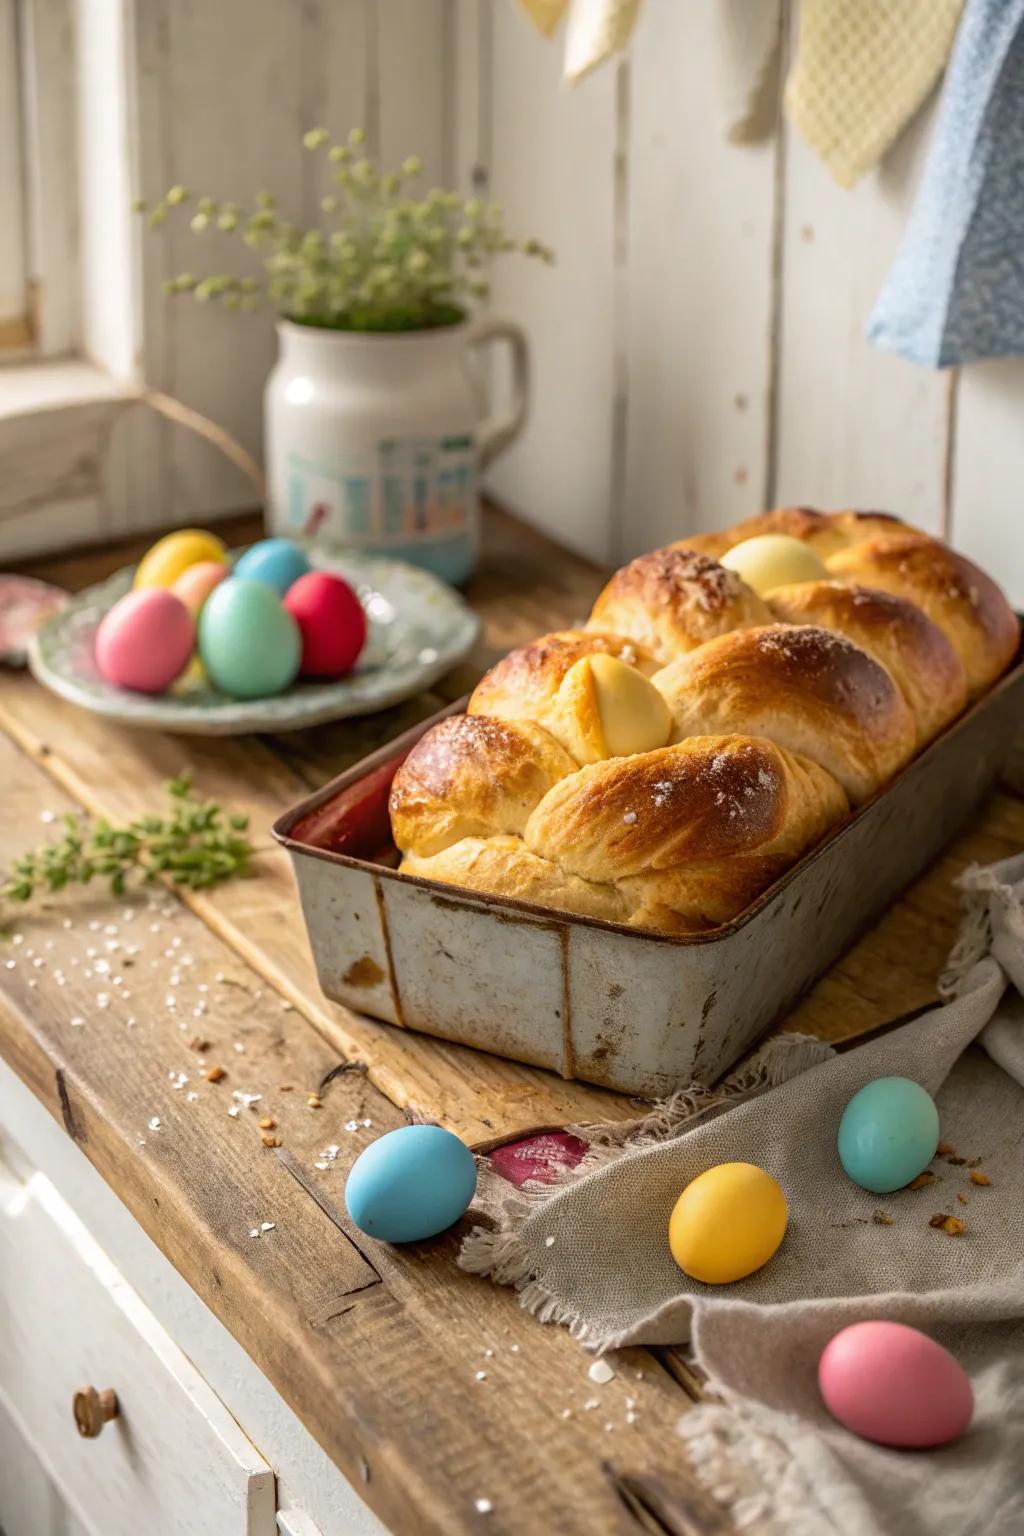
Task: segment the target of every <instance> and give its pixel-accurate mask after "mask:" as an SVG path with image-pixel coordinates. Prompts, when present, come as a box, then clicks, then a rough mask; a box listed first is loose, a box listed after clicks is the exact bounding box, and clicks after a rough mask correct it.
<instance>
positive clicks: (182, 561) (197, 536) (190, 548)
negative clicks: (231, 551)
mask: <svg viewBox="0 0 1024 1536" xmlns="http://www.w3.org/2000/svg"><path fill="white" fill-rule="evenodd" d="M226 559H227V549H226V547H225V545H224V544H223V543H222V542H221V540H220V539H218V538H217V536H216V535H215V534H212V533H204V532H203V531H202V529H200V528H182V529H181V531H180V532H179V533H169V534H167V536H166V537H165V538H162V539H158V540H157V542H156V543H155V544H154V545H153V547H152V549H148V550H147V551H146V553H145V554H144V555H143V557H142V559H141V560H140V561H139V564H138V568H137V569H136V572H135V581H134V583H133V585H134V586H136V587H173V585H174V583H175V582H176V581H177V579H178V577H179V576H180V575H181V573H182V571H186V570H188V568H189V566H190V565H196V564H198V562H199V561H200V560H216V561H217V562H218V563H220V562H222V561H224V560H226Z"/></svg>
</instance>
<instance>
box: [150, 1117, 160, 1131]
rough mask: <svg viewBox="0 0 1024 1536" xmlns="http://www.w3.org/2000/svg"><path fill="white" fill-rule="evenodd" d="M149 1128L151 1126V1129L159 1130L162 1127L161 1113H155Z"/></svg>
mask: <svg viewBox="0 0 1024 1536" xmlns="http://www.w3.org/2000/svg"><path fill="white" fill-rule="evenodd" d="M149 1128H150V1130H151V1131H158V1130H159V1129H160V1116H159V1115H154V1116H153V1118H152V1120H150V1121H149Z"/></svg>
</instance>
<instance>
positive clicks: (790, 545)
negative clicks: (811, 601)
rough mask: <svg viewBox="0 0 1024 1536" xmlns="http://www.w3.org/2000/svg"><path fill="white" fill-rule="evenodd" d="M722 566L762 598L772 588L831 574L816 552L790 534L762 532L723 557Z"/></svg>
mask: <svg viewBox="0 0 1024 1536" xmlns="http://www.w3.org/2000/svg"><path fill="white" fill-rule="evenodd" d="M721 564H722V565H724V566H726V567H727V568H728V569H729V570H730V571H735V572H736V574H737V576H740V577H742V579H743V580H744V581H745V582H746V584H747V586H748V587H753V589H754V591H755V592H757V593H758V595H759V596H761V597H763V596H764V594H765V593H766V592H770V591H771V590H772V588H773V587H786V586H789V585H790V583H792V582H795V581H823V580H824V579H825V577H826V576H827V575H828V572H827V571H826V569H825V566H824V563H823V562H822V560H821V559H820V558H819V557H818V556H817V555H816V554H815V553H814V550H813V549H811V548H810V546H809V545H807V544H805V543H804V541H803V539H794V538H791V537H790V535H789V534H788V533H761V534H758V536H757V538H756V539H744V541H743V543H742V544H735V545H734V546H733V547H732V549H730V550H728V551H727V552H726V553H725V554H724V555H723V556H722V559H721Z"/></svg>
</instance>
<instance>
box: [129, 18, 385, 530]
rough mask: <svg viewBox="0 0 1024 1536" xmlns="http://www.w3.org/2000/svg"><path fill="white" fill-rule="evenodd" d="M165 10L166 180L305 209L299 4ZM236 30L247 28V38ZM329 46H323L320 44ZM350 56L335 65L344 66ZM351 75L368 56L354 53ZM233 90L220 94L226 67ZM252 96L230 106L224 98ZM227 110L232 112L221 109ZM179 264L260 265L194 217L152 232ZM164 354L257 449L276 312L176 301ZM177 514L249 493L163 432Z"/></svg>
mask: <svg viewBox="0 0 1024 1536" xmlns="http://www.w3.org/2000/svg"><path fill="white" fill-rule="evenodd" d="M156 8H158V9H162V10H163V13H164V17H163V19H164V28H163V36H164V38H165V40H166V54H165V59H164V63H163V71H162V72H163V74H164V76H165V80H166V85H165V98H164V100H165V107H164V111H165V120H164V123H163V125H162V126H163V136H164V186H162V187H158V188H155V189H153V191H155V192H157V193H159V192H161V191H163V190H165V189H166V187H168V186H171V185H172V184H174V183H178V182H180V183H182V184H183V185H185V186H187V187H189V188H191V189H192V190H193V191H197V192H200V193H210V194H211V195H212V196H213V197H216V198H218V199H237V200H238V201H239V202H245V203H248V204H249V205H250V206H252V201H253V200H254V198H255V196H256V194H257V193H258V192H260V191H261V190H264V189H265V190H267V191H269V192H272V193H274V195H275V196H277V197H278V198H279V199H280V203H281V208H282V211H283V212H284V214H285V216H286V217H288V218H292V219H295V220H301V218H302V216H303V212H304V210H303V206H302V203H303V195H302V193H303V172H304V169H305V168H304V165H303V156H304V154H305V153H306V152H305V151H304V150H303V148H302V144H301V133H302V129H303V126H304V125H303V124H302V121H301V116H300V110H299V109H300V105H301V103H302V99H303V98H302V74H301V66H302V62H303V49H302V36H301V26H300V25H299V24H297V18H296V16H295V14H294V12H293V8H292V7H291V6H287V5H280V4H279V3H278V0H248V3H247V5H246V7H245V18H244V21H243V18H242V16H241V14H240V13H238V8H237V7H236V6H234V5H232V6H230V7H228V8H227V9H228V10H230V11H231V12H232V13H234V20H235V26H225V15H224V12H225V9H226V8H225V6H224V5H222V4H218V5H210V4H208V3H207V0H158V5H157V7H156ZM236 26H237V27H239V28H242V27H244V37H245V44H244V46H239V44H240V37H239V36H238V34H237V32H236ZM324 51H325V52H326V51H327V50H326V43H325V45H324ZM346 61H347V56H346V58H345V59H339V60H338V61H337V62H338V65H339V67H341V68H345V67H346ZM353 64H354V69H353V75H354V79H356V80H358V79H359V78H360V76H361V61H358V60H356V61H348V67H353ZM228 71H229V72H230V78H231V88H230V92H229V93H227V94H226V93H225V89H224V82H225V73H226V72H228ZM232 102H239V103H245V106H244V107H243V108H242V110H240V111H238V112H237V113H233V112H231V110H230V107H229V105H228V104H229V103H232ZM226 106H228V110H225V107H226ZM156 238H157V239H159V240H160V241H162V242H163V243H164V245H165V247H166V257H167V260H168V261H169V262H170V268H171V270H172V271H189V272H195V273H197V274H198V275H200V276H202V275H205V274H207V273H211V272H219V271H241V272H251V273H254V274H259V272H260V267H259V263H258V261H257V259H256V257H255V255H253V254H252V253H250V252H249V251H248V250H247V249H246V247H245V246H244V245H243V244H242V242H241V239H240V238H239V236H238V235H237V234H235V235H225V234H220V233H208V234H206V235H204V236H203V237H202V238H201V239H200V238H197V237H196V236H195V235H193V234H192V232H191V231H190V229H189V227H188V217H187V215H186V217H185V218H184V219H182V218H181V217H180V215H179V216H178V217H173V216H172V218H170V219H168V221H167V224H166V225H165V226H164V227H163V229H162V230H161V231H160V233H159V235H158V236H157V237H156ZM165 302H169V303H173V309H172V310H171V311H170V317H169V324H168V326H167V332H166V337H167V348H166V352H165V355H164V358H163V360H162V361H163V373H164V379H165V385H164V387H165V388H167V389H168V390H169V392H170V393H171V394H173V395H176V396H177V397H178V398H180V399H182V400H184V401H186V402H187V403H188V404H189V405H191V406H193V407H194V408H196V409H197V410H200V411H204V412H205V413H207V414H209V415H212V416H214V417H215V418H216V419H217V420H218V421H219V422H220V424H221V425H222V426H224V427H226V428H227V430H228V431H229V432H232V433H234V434H235V435H236V436H237V437H238V438H239V439H240V440H241V441H242V442H243V443H244V444H245V446H246V447H247V448H249V449H250V451H256V452H257V453H258V452H259V447H260V431H259V421H260V396H261V381H262V380H264V379H265V378H266V376H267V374H268V372H269V371H270V369H271V367H272V366H273V362H274V355H275V338H274V327H273V321H272V317H271V315H270V313H269V312H266V311H260V312H259V313H257V314H253V315H242V314H237V313H231V312H229V311H226V310H224V309H222V308H221V307H220V306H219V305H216V304H209V305H199V304H196V303H195V302H194V301H193V300H192V299H191V298H179V299H177V300H173V301H165ZM165 435H166V437H167V438H168V439H169V443H170V449H169V454H168V460H167V468H166V471H165V472H166V473H167V474H168V475H169V477H170V483H171V487H172V494H173V506H174V509H175V515H176V516H181V517H188V518H189V519H194V518H197V517H198V518H199V519H200V520H201V519H202V517H203V516H204V515H205V514H206V512H207V511H208V510H209V509H210V508H211V507H217V506H222V505H224V503H225V501H227V503H228V505H230V504H231V502H232V501H233V502H234V505H235V506H239V505H244V504H245V503H246V501H247V500H250V501H251V499H252V492H251V491H249V492H248V493H247V490H246V487H245V483H244V481H241V480H240V477H239V475H238V471H237V470H236V469H234V468H233V467H232V466H230V465H228V464H227V463H226V462H225V461H224V460H223V459H222V458H221V457H220V455H218V454H217V453H216V451H215V450H214V449H212V448H210V447H209V446H208V445H206V444H205V443H200V442H196V441H195V440H193V439H192V438H191V437H190V436H189V434H187V433H185V432H182V431H180V430H179V429H177V428H168V429H167V432H166V434H165Z"/></svg>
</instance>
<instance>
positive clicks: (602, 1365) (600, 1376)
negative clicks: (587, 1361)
mask: <svg viewBox="0 0 1024 1536" xmlns="http://www.w3.org/2000/svg"><path fill="white" fill-rule="evenodd" d="M587 1375H588V1376H589V1377H590V1379H591V1381H596V1382H597V1383H598V1385H599V1386H602V1387H603V1386H605V1385H607V1383H608V1382H609V1381H614V1380H615V1372H614V1371H613V1370H612V1368H611V1366H610V1365H609V1364H608V1361H607V1360H604V1359H601V1360H595V1361H594V1363H593V1365H592V1366H591V1367H590V1369H589V1371H588V1372H587Z"/></svg>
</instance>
